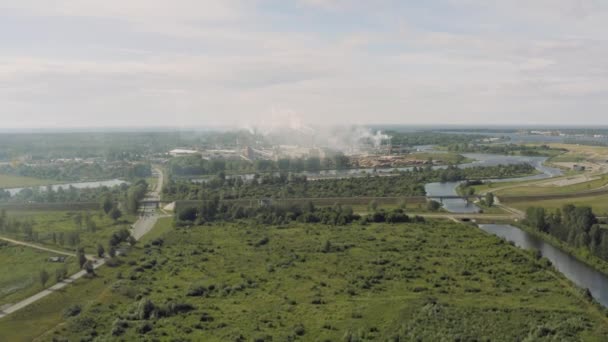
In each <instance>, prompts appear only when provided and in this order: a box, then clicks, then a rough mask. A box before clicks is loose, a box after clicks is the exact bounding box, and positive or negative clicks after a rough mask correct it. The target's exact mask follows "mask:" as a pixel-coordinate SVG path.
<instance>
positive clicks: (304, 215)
mask: <svg viewBox="0 0 608 342" xmlns="http://www.w3.org/2000/svg"><path fill="white" fill-rule="evenodd" d="M245 219H251V220H254V221H256V222H257V223H260V224H272V225H278V224H287V223H290V222H302V223H321V224H327V225H333V226H344V225H348V224H350V223H353V222H359V223H363V224H365V223H370V222H376V223H381V222H386V223H404V222H410V221H412V220H413V221H416V222H421V221H424V219H423V218H422V217H418V216H416V217H413V218H411V217H409V216H408V215H407V214H406V213H405V212H404V211H403V209H400V208H398V209H394V210H391V211H385V210H384V209H375V211H374V212H373V213H371V214H368V215H365V216H361V215H359V214H357V213H354V212H353V209H352V207H350V206H342V205H339V204H336V205H334V206H332V207H316V206H315V205H314V204H313V203H312V202H307V203H306V204H304V205H298V204H289V205H286V204H272V203H260V205H259V206H242V205H239V204H235V203H226V202H223V201H220V200H219V199H218V198H214V199H213V200H211V201H207V202H205V203H204V204H202V205H200V206H199V207H187V208H183V209H180V210H178V212H177V213H176V214H175V224H176V225H177V226H189V225H193V224H194V225H203V224H205V223H210V222H217V221H227V222H231V221H236V220H245Z"/></svg>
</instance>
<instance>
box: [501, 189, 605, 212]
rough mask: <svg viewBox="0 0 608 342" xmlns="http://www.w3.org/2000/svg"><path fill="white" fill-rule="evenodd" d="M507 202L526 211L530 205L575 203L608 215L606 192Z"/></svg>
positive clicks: (553, 206)
mask: <svg viewBox="0 0 608 342" xmlns="http://www.w3.org/2000/svg"><path fill="white" fill-rule="evenodd" d="M505 203H506V204H508V205H509V206H512V207H514V208H516V209H519V210H524V211H525V210H526V209H527V208H529V207H543V208H545V209H549V210H555V209H561V208H562V207H563V206H564V205H566V204H574V205H575V206H589V207H591V208H592V209H593V212H594V213H595V214H596V215H598V216H608V195H606V194H602V195H594V196H585V197H573V198H560V199H549V200H535V201H512V202H510V201H505Z"/></svg>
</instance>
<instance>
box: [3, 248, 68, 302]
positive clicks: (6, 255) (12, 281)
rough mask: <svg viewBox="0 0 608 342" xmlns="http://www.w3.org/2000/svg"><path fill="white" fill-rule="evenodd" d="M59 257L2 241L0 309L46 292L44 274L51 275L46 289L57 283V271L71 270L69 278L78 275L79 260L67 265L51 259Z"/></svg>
mask: <svg viewBox="0 0 608 342" xmlns="http://www.w3.org/2000/svg"><path fill="white" fill-rule="evenodd" d="M51 256H58V255H56V254H53V253H50V252H45V251H40V250H37V249H34V248H31V247H25V246H18V245H13V244H9V243H6V242H4V241H0V260H1V262H0V306H2V305H4V304H7V303H15V302H18V301H19V300H21V299H24V298H27V297H29V296H31V295H33V294H35V293H36V292H38V291H40V290H42V289H43V287H42V284H41V283H40V271H41V270H46V271H47V272H48V274H49V275H50V278H49V280H48V282H47V283H46V286H45V287H49V286H51V285H53V284H54V283H55V270H56V269H59V268H62V267H64V266H65V267H67V268H68V274H70V275H71V274H73V273H74V272H76V269H77V265H76V260H75V258H73V257H69V258H68V259H67V260H66V263H65V264H64V263H52V262H48V261H47V259H48V258H49V257H51Z"/></svg>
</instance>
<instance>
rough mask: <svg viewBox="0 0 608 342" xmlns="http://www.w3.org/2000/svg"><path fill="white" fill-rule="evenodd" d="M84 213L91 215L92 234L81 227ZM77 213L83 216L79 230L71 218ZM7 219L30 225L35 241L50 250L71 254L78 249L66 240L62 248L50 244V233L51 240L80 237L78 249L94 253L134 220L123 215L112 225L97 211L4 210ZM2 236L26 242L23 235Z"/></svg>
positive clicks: (83, 225)
mask: <svg viewBox="0 0 608 342" xmlns="http://www.w3.org/2000/svg"><path fill="white" fill-rule="evenodd" d="M87 213H89V214H90V215H91V218H92V221H93V222H94V223H95V226H96V229H95V231H90V230H87V228H86V227H85V224H84V217H85V215H86V214H87ZM79 214H80V215H81V216H82V217H83V223H82V226H81V227H79V226H78V225H77V223H76V222H75V217H76V216H77V215H79ZM7 216H8V217H9V219H11V218H14V219H18V220H20V221H29V222H32V224H33V229H34V231H36V232H37V233H38V241H37V242H38V243H41V244H44V245H48V246H53V247H54V248H60V249H61V248H63V249H65V250H69V251H75V250H76V248H77V247H78V246H77V245H73V246H72V245H69V244H68V243H67V241H64V244H63V245H62V244H61V243H60V241H56V242H54V241H53V237H52V234H53V233H55V237H56V238H57V237H58V234H59V233H64V234H67V233H72V232H78V233H79V236H80V244H79V246H81V247H84V248H85V250H86V252H87V253H90V254H95V251H96V250H97V244H98V243H101V244H102V245H104V246H105V247H106V248H107V243H108V240H109V238H110V236H111V235H112V233H114V232H115V231H118V230H120V229H122V228H129V227H130V223H131V222H135V220H136V218H135V217H134V216H132V215H125V216H124V217H122V218H121V219H120V220H119V222H118V223H115V222H114V221H112V220H111V219H110V218H109V217H107V216H106V215H102V212H101V211H57V210H44V211H31V210H23V211H21V210H11V211H7ZM4 234H5V235H7V236H10V237H14V238H17V239H19V240H24V241H25V240H26V238H25V236H24V235H23V234H22V233H20V232H17V233H16V234H15V233H13V234H11V233H4Z"/></svg>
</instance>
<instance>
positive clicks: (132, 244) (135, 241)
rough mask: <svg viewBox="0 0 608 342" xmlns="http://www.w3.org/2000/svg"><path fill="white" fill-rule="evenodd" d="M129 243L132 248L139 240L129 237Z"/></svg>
mask: <svg viewBox="0 0 608 342" xmlns="http://www.w3.org/2000/svg"><path fill="white" fill-rule="evenodd" d="M127 242H128V243H129V245H131V247H132V246H135V244H136V243H137V240H135V238H134V237H133V235H129V237H128V238H127Z"/></svg>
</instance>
